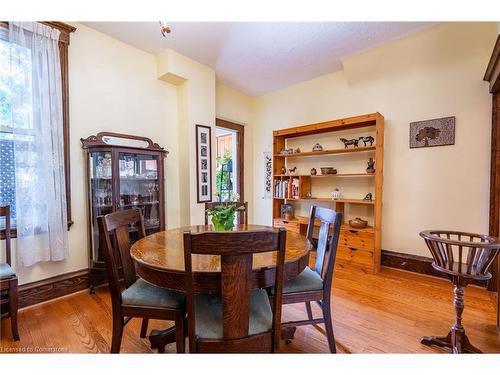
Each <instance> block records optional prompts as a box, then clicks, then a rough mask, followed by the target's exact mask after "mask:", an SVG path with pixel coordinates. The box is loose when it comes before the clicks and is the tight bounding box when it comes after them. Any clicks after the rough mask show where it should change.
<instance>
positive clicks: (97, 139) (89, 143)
mask: <svg viewBox="0 0 500 375" xmlns="http://www.w3.org/2000/svg"><path fill="white" fill-rule="evenodd" d="M106 136H108V137H116V138H124V139H132V140H138V141H144V142H146V143H147V144H148V146H147V147H132V146H121V145H113V144H109V143H106V142H105V141H104V140H103V137H106ZM80 141H81V142H82V146H83V148H84V149H87V148H91V147H99V146H102V147H106V148H123V149H130V150H140V151H144V150H151V151H160V152H163V153H165V154H167V155H168V151H167V150H165V149H164V148H163V147H161V146H160V145H159V144H158V143H155V142H153V141H152V140H151V139H150V138H147V137H142V136H139V135H130V134H123V133H112V132H100V133H97V134H96V135H90V136H88V137H87V138H80Z"/></svg>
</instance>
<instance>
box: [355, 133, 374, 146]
mask: <svg viewBox="0 0 500 375" xmlns="http://www.w3.org/2000/svg"><path fill="white" fill-rule="evenodd" d="M359 140H360V141H363V143H364V144H365V147H366V145H367V144H368V143H369V144H370V146H373V142H375V138H373V137H372V136H371V135H369V136H368V137H359Z"/></svg>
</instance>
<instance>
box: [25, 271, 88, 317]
mask: <svg viewBox="0 0 500 375" xmlns="http://www.w3.org/2000/svg"><path fill="white" fill-rule="evenodd" d="M88 288H89V270H88V269H83V270H79V271H74V272H68V273H65V274H62V275H57V276H54V277H50V278H48V279H44V280H39V281H35V282H32V283H28V284H23V285H20V286H19V308H22V307H26V306H31V305H35V304H38V303H41V302H45V301H48V300H51V299H54V298H58V297H62V296H65V295H68V294H71V293H75V292H78V291H80V290H83V289H88Z"/></svg>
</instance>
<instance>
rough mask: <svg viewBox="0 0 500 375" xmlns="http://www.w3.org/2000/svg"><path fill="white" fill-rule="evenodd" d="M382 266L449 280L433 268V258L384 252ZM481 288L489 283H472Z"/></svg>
mask: <svg viewBox="0 0 500 375" xmlns="http://www.w3.org/2000/svg"><path fill="white" fill-rule="evenodd" d="M381 265H382V266H384V267H390V268H397V269H401V270H405V271H410V272H415V273H421V274H423V275H429V276H436V277H440V278H445V279H446V278H447V277H446V276H445V275H444V274H442V273H439V272H438V271H436V270H435V269H434V268H433V267H432V258H428V257H423V256H420V255H413V254H404V253H398V252H395V251H390V250H382V255H381ZM472 284H475V285H479V286H481V287H487V284H488V282H487V281H477V282H472Z"/></svg>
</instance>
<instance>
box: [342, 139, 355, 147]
mask: <svg viewBox="0 0 500 375" xmlns="http://www.w3.org/2000/svg"><path fill="white" fill-rule="evenodd" d="M340 140H341V141H342V142H343V143H344V146H345V148H347V146H350V145H353V146H354V147H358V143H359V139H356V138H353V139H345V138H340Z"/></svg>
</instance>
